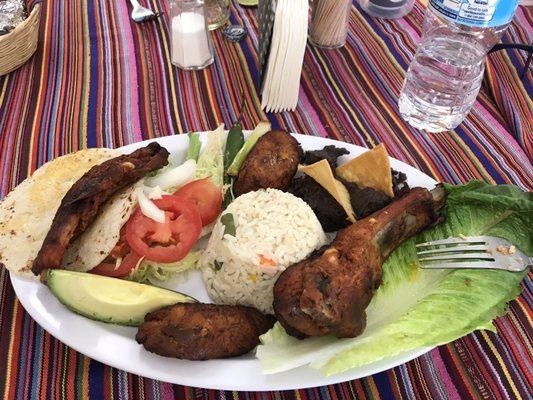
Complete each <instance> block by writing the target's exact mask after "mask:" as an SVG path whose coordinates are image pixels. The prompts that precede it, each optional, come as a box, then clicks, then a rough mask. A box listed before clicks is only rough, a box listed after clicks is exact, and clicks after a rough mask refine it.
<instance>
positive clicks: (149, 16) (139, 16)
mask: <svg viewBox="0 0 533 400" xmlns="http://www.w3.org/2000/svg"><path fill="white" fill-rule="evenodd" d="M130 3H131V5H132V6H133V11H132V12H131V19H132V20H134V21H135V22H146V21H152V20H154V19H156V18H157V17H159V16H160V15H161V13H159V12H157V13H155V12H153V11H152V10H150V9H148V8H146V7H143V6H141V5H140V4H139V2H138V1H137V0H130Z"/></svg>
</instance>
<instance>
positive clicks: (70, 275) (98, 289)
mask: <svg viewBox="0 0 533 400" xmlns="http://www.w3.org/2000/svg"><path fill="white" fill-rule="evenodd" d="M45 283H46V285H47V286H48V287H49V288H50V290H51V291H52V293H53V294H54V296H56V297H57V299H58V300H59V301H60V302H61V303H63V304H64V305H65V306H66V307H68V308H69V309H70V310H72V311H74V312H75V313H78V314H81V315H83V316H85V317H87V318H91V319H94V320H96V321H101V322H106V323H112V324H117V325H128V326H139V325H140V324H142V323H143V321H144V316H145V315H146V314H147V313H149V312H151V311H154V310H157V309H159V308H161V307H164V306H168V305H172V304H176V303H192V302H196V301H197V300H196V299H194V298H192V297H190V296H186V295H184V294H182V293H178V292H173V291H171V290H167V289H162V288H158V287H155V286H150V285H145V284H142V283H137V282H131V281H126V280H123V279H117V278H109V277H106V276H100V275H94V274H88V273H85V272H75V271H66V270H62V269H52V270H49V271H48V274H47V275H46V278H45Z"/></svg>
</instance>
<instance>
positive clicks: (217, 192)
mask: <svg viewBox="0 0 533 400" xmlns="http://www.w3.org/2000/svg"><path fill="white" fill-rule="evenodd" d="M174 194H175V195H177V196H181V197H185V198H186V199H189V200H191V201H193V202H194V203H195V204H196V205H197V206H198V210H199V211H200V216H201V217H202V226H206V225H209V224H210V223H211V222H213V221H214V220H215V219H217V217H218V216H219V215H220V211H221V209H222V188H221V187H220V186H216V185H215V184H214V183H213V181H212V180H211V178H210V177H207V178H204V179H198V180H196V181H192V182H189V183H187V184H186V185H185V186H183V187H181V188H179V189H178V190H177V191H176V192H175V193H174Z"/></svg>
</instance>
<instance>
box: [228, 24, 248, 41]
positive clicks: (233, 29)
mask: <svg viewBox="0 0 533 400" xmlns="http://www.w3.org/2000/svg"><path fill="white" fill-rule="evenodd" d="M247 34H248V31H247V30H246V28H245V27H244V26H241V25H230V26H228V27H227V28H226V29H224V36H226V38H227V39H228V40H231V41H232V42H240V41H241V40H242V39H244V38H245V37H246V35H247Z"/></svg>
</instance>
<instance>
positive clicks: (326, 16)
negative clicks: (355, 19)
mask: <svg viewBox="0 0 533 400" xmlns="http://www.w3.org/2000/svg"><path fill="white" fill-rule="evenodd" d="M351 8H352V1H351V0H314V1H313V3H312V11H311V26H310V28H309V40H310V42H311V43H312V44H314V45H315V46H318V47H324V48H329V49H334V48H338V47H342V46H344V44H345V43H346V34H347V33H348V19H349V17H350V10H351Z"/></svg>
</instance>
